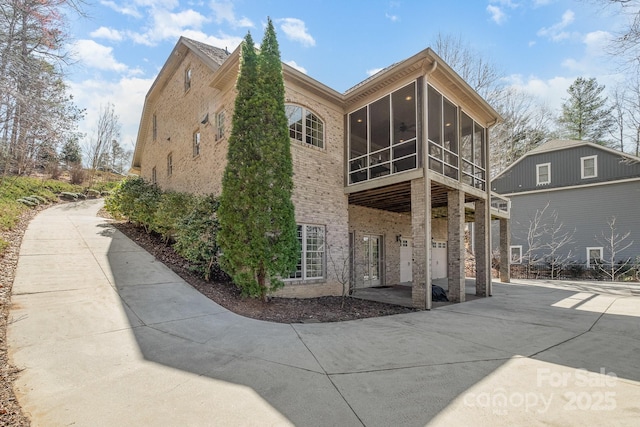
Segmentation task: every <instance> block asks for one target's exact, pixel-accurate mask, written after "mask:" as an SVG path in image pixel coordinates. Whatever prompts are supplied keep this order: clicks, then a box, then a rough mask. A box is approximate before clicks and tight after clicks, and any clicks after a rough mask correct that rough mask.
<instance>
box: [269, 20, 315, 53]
mask: <svg viewBox="0 0 640 427" xmlns="http://www.w3.org/2000/svg"><path fill="white" fill-rule="evenodd" d="M277 22H278V23H280V28H281V29H282V31H283V32H284V34H285V35H286V36H287V38H288V39H290V40H293V41H297V42H300V43H302V45H303V46H315V45H316V41H315V40H314V38H313V37H311V34H309V33H308V32H307V26H306V25H305V23H304V21H302V20H301V19H297V18H282V19H278V21H277Z"/></svg>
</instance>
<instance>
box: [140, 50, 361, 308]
mask: <svg viewBox="0 0 640 427" xmlns="http://www.w3.org/2000/svg"><path fill="white" fill-rule="evenodd" d="M187 68H191V71H192V74H191V88H190V89H189V90H188V91H185V86H184V74H185V70H186V69H187ZM211 76H212V73H211V70H210V68H209V67H208V66H206V65H205V64H204V63H202V62H201V61H200V60H199V59H198V58H197V57H196V56H194V55H193V54H192V53H191V52H189V53H188V54H187V55H186V56H185V59H184V61H183V62H182V64H181V65H180V67H178V69H177V70H176V71H175V73H174V74H173V76H171V78H170V79H169V81H168V82H167V84H166V86H165V87H164V88H163V89H162V90H161V91H160V94H159V96H158V97H157V98H156V99H155V100H153V102H152V103H151V102H150V103H149V104H148V105H147V106H146V108H150V109H151V111H152V114H153V113H155V114H156V117H157V123H158V125H157V138H156V140H155V141H153V140H152V139H153V137H152V135H153V132H152V129H151V128H150V129H149V132H148V133H147V135H148V140H147V141H146V143H145V145H144V151H143V153H142V162H141V176H142V177H143V178H145V179H146V180H148V181H150V180H151V175H152V169H153V167H156V177H157V178H156V179H157V183H158V186H159V187H160V188H162V189H164V190H176V191H183V192H190V193H194V194H211V193H213V194H216V195H219V194H220V193H221V191H222V176H223V173H224V168H225V166H226V153H227V150H228V141H227V138H228V136H229V133H230V131H231V122H232V116H233V107H234V97H235V88H234V87H233V86H231V87H227V88H225V89H224V90H222V91H220V90H218V89H214V88H212V87H210V86H209V83H210V82H211ZM285 101H286V102H287V103H293V104H297V105H300V106H303V107H305V108H307V109H309V110H311V111H313V112H314V113H315V114H316V115H317V116H318V117H320V118H321V119H322V120H323V121H324V125H325V127H324V131H325V144H324V145H325V146H324V147H323V148H317V147H314V146H311V145H309V144H306V143H302V142H298V141H295V140H292V142H291V154H292V160H293V169H294V191H293V202H294V205H295V214H296V221H297V222H298V223H305V224H314V225H323V226H325V232H326V235H325V239H326V240H325V241H326V250H325V255H326V258H327V260H326V262H325V271H326V273H325V277H326V280H320V281H318V280H314V281H309V282H302V281H300V282H293V281H287V285H286V286H285V288H284V289H282V290H280V291H278V292H277V293H276V295H278V296H287V297H314V296H320V295H339V294H341V293H342V285H341V284H340V283H339V280H337V278H336V273H335V271H334V268H332V266H331V263H330V262H328V261H329V255H331V256H332V257H333V259H334V260H335V262H336V264H337V265H341V264H343V263H344V260H345V257H348V247H349V234H348V233H349V232H348V213H347V206H348V201H347V196H346V195H345V194H344V191H343V179H344V178H343V176H344V173H343V144H344V142H343V134H344V132H343V113H342V110H341V107H337V106H334V105H331V104H330V103H328V102H327V101H325V100H319V99H317V98H316V97H314V96H313V95H312V94H310V93H308V92H306V91H304V90H303V89H301V88H297V87H293V86H292V85H291V84H290V83H288V84H287V89H286V95H285ZM220 110H224V111H225V119H226V123H225V136H224V138H222V139H219V140H217V141H216V138H215V135H216V120H215V117H216V113H218V112H219V111H220ZM207 114H208V116H209V121H208V123H206V124H203V123H201V121H202V119H203V118H204V117H205V116H206V115H207ZM147 126H149V127H151V126H152V123H151V122H150V123H148V124H147ZM195 132H200V135H201V139H200V154H199V155H198V156H196V157H194V156H193V134H194V133H195ZM169 153H171V154H172V158H173V173H172V174H171V176H168V175H167V156H168V155H169Z"/></svg>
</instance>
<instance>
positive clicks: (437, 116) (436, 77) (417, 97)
mask: <svg viewBox="0 0 640 427" xmlns="http://www.w3.org/2000/svg"><path fill="white" fill-rule="evenodd" d="M398 75H401V76H405V78H404V79H398V78H397V76H398ZM393 76H395V78H394V77H393ZM376 94H377V95H376ZM349 96H353V102H352V103H351V107H352V108H350V110H351V111H348V112H347V114H346V117H345V127H346V129H345V132H346V138H345V139H346V141H345V143H346V150H345V156H346V157H347V159H346V162H345V193H347V194H348V197H349V227H350V233H351V236H350V237H351V239H350V241H351V243H352V255H353V259H354V261H353V265H352V271H353V272H354V274H353V281H354V283H355V286H356V288H358V287H366V286H371V285H372V284H373V286H391V285H396V284H405V285H406V284H408V285H411V287H412V300H413V304H414V306H417V307H421V308H431V283H432V281H433V280H434V279H446V285H447V286H446V287H447V288H448V291H449V297H450V298H451V299H452V300H453V301H464V300H465V293H466V290H465V252H466V251H467V246H468V243H466V242H465V230H466V229H467V227H465V222H472V223H474V226H473V227H471V228H470V229H472V230H473V234H474V236H473V239H472V240H473V241H474V243H475V244H474V249H475V259H476V269H475V270H476V271H475V276H476V281H475V285H476V289H475V294H476V295H478V296H487V295H490V293H491V288H490V286H491V284H490V281H491V278H490V259H489V239H490V233H489V229H490V227H489V223H490V218H491V217H492V216H493V215H495V214H496V212H494V210H493V209H492V208H491V203H490V200H491V194H490V192H489V190H488V187H487V180H488V178H489V177H488V153H489V149H488V128H489V127H490V126H491V125H493V124H494V123H496V122H497V120H499V115H498V114H497V113H496V112H495V110H493V109H492V108H491V107H490V106H489V105H488V104H487V103H486V102H485V101H484V100H482V98H480V97H479V96H478V95H477V94H476V93H475V92H474V91H473V90H472V89H471V88H470V87H469V86H468V85H467V84H466V83H465V82H464V81H462V79H460V77H459V76H457V74H455V73H454V72H453V71H452V70H451V69H450V68H449V67H448V66H447V65H446V64H444V62H442V60H441V59H440V58H438V57H437V56H436V55H435V54H434V53H433V52H432V51H431V50H429V49H427V50H426V51H423V52H421V54H418V55H416V56H415V57H412V58H409V59H408V60H406V61H404V62H401V63H399V64H396V65H395V66H392V67H390V68H389V69H387V70H385V71H383V72H381V74H380V75H376V76H374V77H373V78H372V79H370V80H368V81H366V82H364V83H363V84H362V85H360V86H359V87H358V88H355V89H354V90H353V91H351V92H350V91H348V92H347V103H348V104H349ZM502 215H503V216H504V214H502ZM371 242H374V243H375V244H376V245H377V247H375V248H372V247H371ZM427 242H429V243H427ZM372 256H375V257H376V259H373V260H372V259H371V258H372ZM372 268H373V270H372ZM372 277H375V278H377V280H371V278H372Z"/></svg>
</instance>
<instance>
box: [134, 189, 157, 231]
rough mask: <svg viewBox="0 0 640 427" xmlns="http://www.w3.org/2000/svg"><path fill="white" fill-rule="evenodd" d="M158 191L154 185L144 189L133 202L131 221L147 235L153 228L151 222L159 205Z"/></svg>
mask: <svg viewBox="0 0 640 427" xmlns="http://www.w3.org/2000/svg"><path fill="white" fill-rule="evenodd" d="M161 194H162V193H161V192H160V190H158V188H157V187H156V186H154V185H150V186H147V187H146V191H144V192H143V193H142V194H140V196H139V197H138V198H137V199H136V200H134V201H133V214H132V216H131V217H130V219H131V221H133V222H134V223H136V224H139V225H141V226H142V227H143V228H144V230H145V231H146V232H147V233H150V232H151V230H152V228H153V220H154V218H155V216H156V210H157V209H158V204H159V203H160V196H161Z"/></svg>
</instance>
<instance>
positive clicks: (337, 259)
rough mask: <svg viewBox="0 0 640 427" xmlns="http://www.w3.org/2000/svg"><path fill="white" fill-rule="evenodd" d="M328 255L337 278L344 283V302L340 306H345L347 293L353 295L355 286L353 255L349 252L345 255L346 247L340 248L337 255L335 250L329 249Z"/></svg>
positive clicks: (341, 283)
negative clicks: (352, 265)
mask: <svg viewBox="0 0 640 427" xmlns="http://www.w3.org/2000/svg"><path fill="white" fill-rule="evenodd" d="M347 252H348V251H347ZM327 255H328V256H329V262H330V263H331V269H332V270H333V273H334V274H335V276H336V280H337V281H338V283H340V285H342V304H341V306H340V307H341V308H344V302H345V299H346V298H347V295H351V292H352V291H353V286H354V283H353V277H352V271H351V262H352V259H353V257H352V255H351V254H349V253H347V254H346V255H345V250H344V248H340V250H339V251H337V255H334V254H333V251H327Z"/></svg>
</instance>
